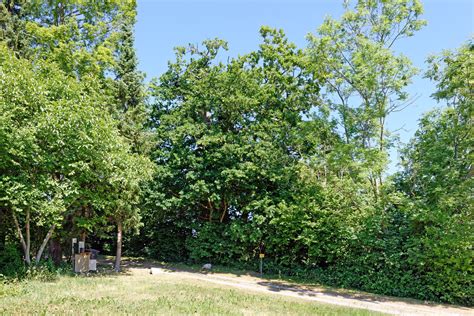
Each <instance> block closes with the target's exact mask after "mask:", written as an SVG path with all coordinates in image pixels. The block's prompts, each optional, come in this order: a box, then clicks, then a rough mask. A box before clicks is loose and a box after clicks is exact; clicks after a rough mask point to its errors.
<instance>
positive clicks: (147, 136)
mask: <svg viewBox="0 0 474 316" xmlns="http://www.w3.org/2000/svg"><path fill="white" fill-rule="evenodd" d="M122 23H123V24H122V26H121V29H120V33H119V40H118V43H117V53H116V59H117V62H116V65H115V67H114V71H115V74H116V78H115V82H114V96H115V102H116V108H115V109H113V115H114V116H116V117H117V120H118V122H119V125H118V127H119V129H120V132H121V134H122V135H123V137H124V138H125V139H126V140H127V141H128V143H129V144H130V146H131V150H132V152H134V153H136V155H134V159H135V160H130V159H129V160H126V159H122V163H124V167H123V169H122V170H123V173H122V174H121V177H122V179H125V180H124V182H123V183H121V185H123V186H125V187H126V188H127V190H125V192H129V193H130V195H129V196H124V193H123V192H124V190H123V188H122V189H120V190H118V191H117V193H118V195H117V196H116V199H117V200H116V206H115V207H116V208H117V210H116V212H115V214H114V215H113V218H114V221H115V222H116V224H117V249H116V260H115V270H116V271H120V262H121V254H122V238H123V230H124V228H125V229H130V228H131V229H133V228H135V229H138V227H139V225H140V224H141V222H140V216H139V209H138V204H139V201H140V199H139V197H140V192H141V190H140V186H139V183H140V181H141V180H142V179H146V178H147V177H148V176H149V175H150V173H149V172H148V171H150V170H151V169H152V168H151V166H149V165H148V166H147V165H146V161H147V159H145V158H144V157H145V156H143V155H144V154H147V153H148V152H149V150H150V147H151V133H150V132H149V131H147V129H146V124H147V118H148V116H147V114H148V113H147V111H146V104H145V101H146V100H145V97H146V95H145V91H144V85H143V78H144V75H143V74H142V73H141V72H140V71H139V70H138V61H137V57H136V54H135V49H134V47H133V44H134V35H133V25H134V23H135V20H134V19H132V18H129V19H126V20H125V19H124V20H123V22H122Z"/></svg>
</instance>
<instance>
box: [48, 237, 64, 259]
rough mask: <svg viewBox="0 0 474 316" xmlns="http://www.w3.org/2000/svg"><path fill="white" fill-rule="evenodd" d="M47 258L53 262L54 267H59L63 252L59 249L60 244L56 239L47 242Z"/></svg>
mask: <svg viewBox="0 0 474 316" xmlns="http://www.w3.org/2000/svg"><path fill="white" fill-rule="evenodd" d="M48 248H49V257H50V258H51V259H52V260H53V262H54V264H55V265H56V266H59V265H60V264H61V261H62V259H63V258H62V255H63V251H62V248H61V242H60V240H58V239H57V238H52V239H50V241H49V247H48Z"/></svg>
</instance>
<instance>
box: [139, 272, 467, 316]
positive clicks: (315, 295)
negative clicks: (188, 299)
mask: <svg viewBox="0 0 474 316" xmlns="http://www.w3.org/2000/svg"><path fill="white" fill-rule="evenodd" d="M130 271H131V272H132V273H134V274H135V273H137V274H143V273H147V274H151V272H153V275H151V276H150V277H157V278H159V277H160V275H163V274H167V275H171V274H172V275H175V276H176V277H179V278H193V279H199V280H202V281H206V282H211V283H215V284H220V285H225V286H230V287H235V288H240V289H244V290H249V291H256V292H264V293H270V294H274V295H283V296H289V297H296V298H300V299H304V300H308V301H315V302H321V303H327V304H333V305H339V306H345V307H353V308H363V309H368V310H372V311H377V312H382V313H387V314H391V315H471V316H474V309H472V308H465V307H454V306H449V305H434V304H423V303H421V302H419V301H413V302H411V301H410V300H401V299H395V298H392V297H384V296H378V295H370V294H352V293H350V294H346V293H339V292H335V291H329V290H327V289H324V288H316V287H309V286H302V285H297V284H290V283H283V282H278V281H269V280H265V279H260V278H257V277H252V276H246V275H242V276H236V275H229V274H215V273H209V274H204V273H196V272H185V271H176V270H167V269H163V268H131V269H130Z"/></svg>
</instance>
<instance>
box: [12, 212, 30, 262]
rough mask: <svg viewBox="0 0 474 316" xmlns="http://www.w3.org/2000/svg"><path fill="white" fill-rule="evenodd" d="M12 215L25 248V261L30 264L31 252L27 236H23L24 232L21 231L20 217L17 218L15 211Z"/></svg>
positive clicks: (22, 245) (22, 246)
mask: <svg viewBox="0 0 474 316" xmlns="http://www.w3.org/2000/svg"><path fill="white" fill-rule="evenodd" d="M12 216H13V222H14V223H15V227H16V231H17V233H18V237H19V238H20V243H21V248H23V254H24V255H25V262H26V263H27V264H30V263H31V260H30V254H29V252H28V250H27V247H26V242H25V238H24V237H23V233H22V232H21V228H20V224H19V223H18V219H17V218H16V216H15V213H13V214H12Z"/></svg>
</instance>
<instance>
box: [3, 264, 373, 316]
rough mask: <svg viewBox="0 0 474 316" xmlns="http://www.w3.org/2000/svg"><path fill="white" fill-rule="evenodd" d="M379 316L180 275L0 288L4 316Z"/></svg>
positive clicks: (70, 280)
mask: <svg viewBox="0 0 474 316" xmlns="http://www.w3.org/2000/svg"><path fill="white" fill-rule="evenodd" d="M31 313H34V314H117V313H118V314H161V315H163V314H166V315H169V314H174V315H175V314H213V315H215V314H219V315H253V314H266V315H282V314H287V315H288V314H291V315H375V314H376V313H374V312H369V311H365V310H361V309H349V308H343V307H338V306H332V305H326V304H320V303H315V302H311V301H305V300H302V299H297V298H289V297H288V298H287V297H282V296H275V295H271V294H264V293H255V292H252V291H245V290H241V289H234V288H231V287H226V286H221V285H216V284H212V283H208V282H205V281H200V280H194V279H188V278H186V279H180V277H179V275H173V274H166V275H165V274H164V275H159V276H151V275H147V274H145V273H143V274H138V275H137V274H134V275H127V274H120V275H104V276H94V277H73V276H61V277H59V278H58V279H57V280H56V281H54V282H42V281H28V282H20V283H16V284H8V285H2V286H0V314H31Z"/></svg>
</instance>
